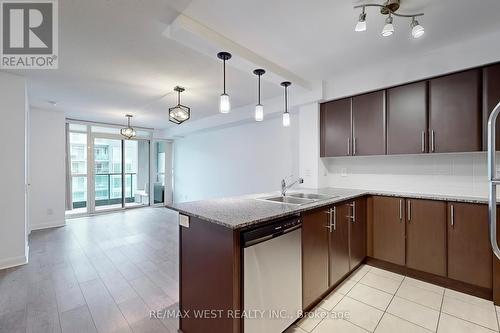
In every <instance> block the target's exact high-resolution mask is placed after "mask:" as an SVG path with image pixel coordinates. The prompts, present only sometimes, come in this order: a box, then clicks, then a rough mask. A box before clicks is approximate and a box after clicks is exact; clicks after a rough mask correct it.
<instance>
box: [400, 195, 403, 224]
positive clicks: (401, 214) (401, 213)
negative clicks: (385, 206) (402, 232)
mask: <svg viewBox="0 0 500 333" xmlns="http://www.w3.org/2000/svg"><path fill="white" fill-rule="evenodd" d="M399 220H400V221H402V220H403V199H399Z"/></svg>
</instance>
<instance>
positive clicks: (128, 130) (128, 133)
mask: <svg viewBox="0 0 500 333" xmlns="http://www.w3.org/2000/svg"><path fill="white" fill-rule="evenodd" d="M125 117H127V127H125V128H122V129H121V130H120V134H121V135H123V136H124V137H125V138H127V139H128V140H130V139H132V138H133V137H135V136H136V133H135V129H133V128H132V127H131V126H130V118H132V117H133V116H132V115H131V114H127V115H125Z"/></svg>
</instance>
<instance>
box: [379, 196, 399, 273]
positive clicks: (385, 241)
mask: <svg viewBox="0 0 500 333" xmlns="http://www.w3.org/2000/svg"><path fill="white" fill-rule="evenodd" d="M404 213H405V212H404V199H401V198H392V197H379V196H376V197H373V198H372V216H371V219H372V221H371V223H372V225H371V228H372V232H371V233H372V242H371V246H372V252H373V257H374V258H376V259H380V260H384V261H388V262H392V263H394V264H398V265H404V264H405V223H404Z"/></svg>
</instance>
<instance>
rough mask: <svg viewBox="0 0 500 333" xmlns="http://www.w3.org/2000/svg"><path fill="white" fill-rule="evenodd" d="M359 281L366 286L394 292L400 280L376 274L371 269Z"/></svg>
mask: <svg viewBox="0 0 500 333" xmlns="http://www.w3.org/2000/svg"><path fill="white" fill-rule="evenodd" d="M359 283H362V284H365V285H367V286H370V287H373V288H376V289H380V290H382V291H385V292H387V293H389V294H393V295H394V294H395V293H396V290H398V287H399V285H400V284H401V282H400V281H397V280H395V279H391V278H387V277H384V276H381V275H377V274H374V273H372V271H370V272H368V273H367V274H366V275H365V276H364V277H363V278H362V279H361V280H360V281H359Z"/></svg>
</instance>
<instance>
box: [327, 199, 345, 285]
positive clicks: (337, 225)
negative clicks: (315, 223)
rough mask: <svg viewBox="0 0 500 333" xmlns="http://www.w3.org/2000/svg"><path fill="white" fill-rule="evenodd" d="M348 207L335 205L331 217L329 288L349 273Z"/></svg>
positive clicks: (329, 232) (329, 233)
mask: <svg viewBox="0 0 500 333" xmlns="http://www.w3.org/2000/svg"><path fill="white" fill-rule="evenodd" d="M350 207H351V206H350V205H349V204H347V203H346V204H340V205H336V206H335V207H334V210H333V215H332V219H333V221H332V225H331V228H330V230H329V231H328V236H329V245H330V261H329V271H330V275H329V280H330V284H329V285H330V286H333V285H335V284H337V282H339V281H340V280H341V279H342V278H343V277H344V276H345V275H346V274H347V273H349V221H350Z"/></svg>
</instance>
